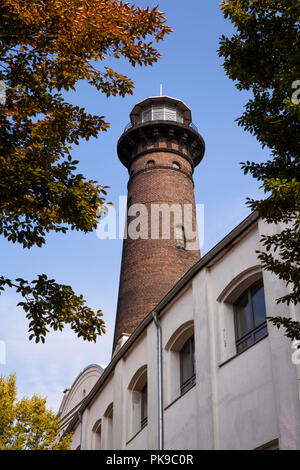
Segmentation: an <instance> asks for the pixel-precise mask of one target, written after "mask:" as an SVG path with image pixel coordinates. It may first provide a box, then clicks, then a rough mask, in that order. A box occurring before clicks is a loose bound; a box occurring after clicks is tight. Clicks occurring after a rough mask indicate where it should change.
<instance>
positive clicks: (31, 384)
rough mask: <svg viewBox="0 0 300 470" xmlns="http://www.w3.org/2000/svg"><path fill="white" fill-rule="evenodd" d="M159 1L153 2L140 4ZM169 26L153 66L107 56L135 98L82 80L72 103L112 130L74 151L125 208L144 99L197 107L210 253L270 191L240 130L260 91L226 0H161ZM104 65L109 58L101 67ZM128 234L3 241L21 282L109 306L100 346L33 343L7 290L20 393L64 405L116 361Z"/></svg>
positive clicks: (6, 326) (67, 340) (9, 352)
mask: <svg viewBox="0 0 300 470" xmlns="http://www.w3.org/2000/svg"><path fill="white" fill-rule="evenodd" d="M136 4H137V5H140V6H148V5H149V6H150V7H151V6H154V5H156V2H153V1H150V0H148V1H141V0H137V1H136ZM159 9H160V10H161V11H164V12H165V15H166V17H167V24H168V25H170V26H171V27H172V28H173V29H174V32H173V33H171V34H170V35H169V36H168V37H167V38H166V39H165V40H164V42H163V43H159V44H158V49H159V51H160V52H161V53H162V54H163V56H162V57H161V59H160V60H159V62H158V63H157V64H154V65H153V66H152V67H136V68H132V67H131V66H130V65H129V64H128V63H126V61H124V60H120V61H116V60H114V61H107V63H106V64H105V65H108V66H112V67H115V69H116V70H117V71H118V72H119V73H123V74H126V75H128V76H129V77H130V78H131V79H132V80H133V81H134V84H135V89H134V93H133V95H132V96H127V97H125V98H120V97H112V98H106V96H104V95H101V94H100V93H99V92H97V90H96V89H94V88H92V87H91V86H89V85H88V84H87V83H85V82H81V83H80V84H79V85H78V87H77V89H76V92H71V93H69V94H68V97H67V98H68V99H69V100H70V101H71V102H72V103H74V104H77V105H79V106H83V107H85V108H86V110H87V111H88V112H90V113H93V114H98V115H102V116H105V118H106V121H107V122H109V123H110V125H111V127H110V129H109V130H108V132H106V133H102V134H101V135H100V136H99V137H98V138H97V139H91V140H89V141H88V142H85V141H81V142H80V144H79V146H78V147H77V148H76V149H75V150H74V152H73V156H74V158H75V159H76V160H79V165H78V171H79V172H80V173H83V174H84V175H85V177H86V178H87V179H93V180H97V181H99V183H100V184H103V185H108V186H110V189H109V190H108V196H107V201H111V202H113V203H114V204H115V205H116V207H117V206H118V198H119V196H126V192H127V189H126V188H127V182H128V173H127V170H126V168H125V167H123V165H122V164H121V163H120V161H119V160H118V157H117V152H116V147H117V141H118V138H119V137H120V135H121V134H122V133H123V130H124V126H125V125H126V124H127V123H128V122H129V113H130V111H131V109H132V108H133V106H134V105H135V103H137V102H139V101H141V100H143V99H145V98H147V97H148V96H157V95H159V91H160V84H162V85H163V94H164V95H168V96H171V97H175V98H177V99H181V100H182V101H183V102H184V103H185V104H187V105H188V106H189V107H190V108H191V111H192V119H193V122H194V123H195V124H196V125H197V127H198V129H199V132H200V134H201V135H202V137H203V138H204V140H205V145H206V152H205V155H204V158H203V160H202V162H201V163H200V165H199V166H198V167H197V168H196V169H195V173H194V182H195V199H196V203H198V204H203V205H204V244H203V246H202V249H201V252H202V255H203V254H205V253H206V252H207V251H209V250H210V249H211V248H212V247H213V246H214V245H215V244H216V243H218V242H219V241H220V240H221V239H222V238H223V237H224V236H226V234H227V233H228V232H229V231H230V230H232V229H233V228H234V227H235V226H236V225H238V224H239V223H240V222H241V221H242V220H243V219H244V218H245V217H246V216H247V215H248V214H249V213H250V211H249V209H248V208H247V206H246V205H245V200H246V197H247V196H249V197H254V198H256V197H258V196H260V195H262V193H261V192H260V190H259V183H258V182H257V181H255V180H254V179H253V178H252V177H251V176H248V175H247V176H245V175H244V174H243V171H242V170H241V166H240V162H242V161H247V160H250V161H256V162H260V161H265V160H266V159H267V158H268V156H269V152H268V150H264V151H263V150H262V149H261V147H260V145H259V143H258V142H257V141H256V139H255V137H253V136H251V135H250V134H249V133H246V132H245V131H244V130H243V129H242V128H240V127H238V125H237V123H236V122H235V120H236V119H237V118H238V117H239V116H240V115H241V114H242V113H243V107H244V106H245V104H246V102H247V100H248V99H249V97H250V95H249V94H248V93H247V92H241V91H239V90H237V88H236V87H235V85H234V83H233V82H232V81H231V80H230V79H229V78H228V77H227V76H226V74H225V71H224V69H223V67H222V60H221V58H219V57H218V53H217V50H218V48H219V38H220V36H221V35H222V34H225V35H231V34H232V32H233V28H232V25H231V23H230V22H229V21H228V20H225V19H224V18H223V16H222V13H221V11H220V7H219V0H202V1H199V0H185V2H179V1H178V0H176V1H174V0H161V1H160V2H159ZM103 65H104V64H99V68H100V67H103ZM121 253H122V240H100V239H99V238H98V237H97V235H96V232H95V231H94V232H92V233H90V234H87V235H86V234H81V233H78V232H71V231H70V232H68V233H67V234H66V235H62V234H55V233H53V234H49V235H48V236H47V243H46V245H45V246H43V247H42V248H32V249H30V250H25V249H23V248H22V247H21V246H17V245H14V244H12V243H10V242H8V241H6V240H5V239H4V238H3V239H0V255H1V275H5V276H7V277H9V278H11V279H14V278H17V277H23V278H24V279H28V280H33V279H34V278H35V277H36V276H37V275H38V274H41V273H46V274H47V275H48V277H49V278H54V279H55V280H56V281H57V282H59V283H63V284H68V285H71V286H72V287H73V289H74V290H75V292H76V293H78V294H79V293H81V294H83V296H84V298H85V299H86V300H87V304H88V306H90V307H92V308H93V309H101V310H102V311H103V313H104V320H105V323H106V327H107V333H106V334H105V335H104V336H101V337H99V338H98V339H97V342H96V343H87V342H84V341H83V340H82V339H79V338H77V336H76V334H75V333H73V332H72V331H71V330H69V329H68V328H65V329H64V330H63V332H61V333H60V332H55V333H50V334H49V335H48V336H47V338H46V342H45V344H36V343H35V342H34V341H29V339H28V321H27V319H26V317H25V314H24V312H23V310H22V309H21V308H20V307H17V303H18V302H19V301H20V300H21V299H20V298H19V297H18V295H17V294H16V293H15V292H14V291H13V290H7V291H6V292H5V293H3V294H2V295H1V296H0V345H1V344H2V345H3V344H5V349H6V358H5V364H0V374H1V375H8V374H10V373H13V372H15V373H16V375H17V385H18V390H19V396H24V395H27V396H30V395H32V394H34V393H38V394H40V395H42V396H47V397H48V402H47V403H48V406H49V407H50V408H51V409H53V410H54V411H55V412H56V411H57V410H58V408H59V404H60V402H61V399H62V396H63V391H64V389H65V388H69V387H70V386H71V385H72V383H73V381H74V380H75V378H76V377H77V375H78V374H79V373H80V372H81V370H82V369H83V368H84V367H86V366H87V365H89V364H100V365H107V364H108V363H109V361H110V357H111V347H112V337H113V328H114V320H115V313H116V305H117V296H118V286H119V275H120V264H121Z"/></svg>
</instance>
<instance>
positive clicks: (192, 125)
mask: <svg viewBox="0 0 300 470" xmlns="http://www.w3.org/2000/svg"><path fill="white" fill-rule="evenodd" d="M159 120H161V121H165V120H166V119H158V121H159ZM171 121H172V119H171ZM145 122H151V120H149V121H145ZM174 122H177V121H174ZM139 124H144V123H140V122H139ZM132 127H133V125H132V123H131V122H129V123H128V124H127V125H126V126H125V127H124V132H127V131H128V130H129V129H131V128H132ZM189 127H191V128H192V129H194V131H196V132H199V131H198V127H197V126H196V125H195V124H194V123H193V122H190V123H189Z"/></svg>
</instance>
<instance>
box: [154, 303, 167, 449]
mask: <svg viewBox="0 0 300 470" xmlns="http://www.w3.org/2000/svg"><path fill="white" fill-rule="evenodd" d="M152 316H153V320H154V323H155V326H156V330H157V383H158V450H164V408H163V406H164V400H163V363H162V334H161V324H160V323H159V321H158V319H157V313H156V312H154V311H153V312H152Z"/></svg>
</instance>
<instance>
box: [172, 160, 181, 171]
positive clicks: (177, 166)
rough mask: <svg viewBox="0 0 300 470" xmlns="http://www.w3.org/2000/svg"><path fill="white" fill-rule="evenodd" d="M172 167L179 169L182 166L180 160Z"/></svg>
mask: <svg viewBox="0 0 300 470" xmlns="http://www.w3.org/2000/svg"><path fill="white" fill-rule="evenodd" d="M172 167H173V168H177V169H178V170H179V169H180V168H181V166H180V163H178V162H173V163H172Z"/></svg>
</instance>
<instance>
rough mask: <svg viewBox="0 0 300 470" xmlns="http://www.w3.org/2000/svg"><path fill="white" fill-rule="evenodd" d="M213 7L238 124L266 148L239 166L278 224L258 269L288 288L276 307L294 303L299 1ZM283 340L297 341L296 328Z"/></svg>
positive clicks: (240, 0)
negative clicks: (230, 28) (228, 30)
mask: <svg viewBox="0 0 300 470" xmlns="http://www.w3.org/2000/svg"><path fill="white" fill-rule="evenodd" d="M221 9H222V12H223V14H224V16H225V18H228V19H230V20H231V22H232V23H233V25H234V27H235V32H234V34H233V35H232V36H231V37H230V38H228V37H225V36H222V37H221V39H220V49H219V55H220V56H221V57H223V58H224V64H223V65H224V68H225V70H226V73H227V75H228V76H229V78H231V79H232V80H234V81H235V82H236V87H237V88H238V89H239V90H250V91H251V92H252V98H251V99H249V101H248V103H247V104H246V106H245V112H244V113H243V115H242V116H241V117H239V118H238V119H237V122H238V125H239V126H242V127H243V128H244V129H245V130H247V131H249V132H251V134H253V135H254V136H255V137H256V138H257V139H258V141H259V142H260V143H261V145H262V146H263V147H265V146H267V147H269V149H270V150H271V158H270V159H269V160H268V161H267V162H264V163H257V162H250V161H247V162H244V163H242V168H243V170H244V173H245V174H247V173H250V174H251V175H252V176H253V177H254V178H256V179H257V180H258V181H260V182H261V183H262V186H261V187H262V188H263V189H264V191H265V193H266V194H268V195H269V196H270V197H268V198H266V199H264V200H253V199H250V198H248V205H249V206H250V208H251V209H253V210H257V211H258V212H259V214H260V215H261V217H262V218H263V219H265V221H266V222H267V223H279V224H280V226H281V227H282V231H281V233H275V234H274V235H269V236H263V237H262V239H261V241H262V246H263V251H260V252H259V256H258V257H259V258H260V260H261V263H262V266H263V268H264V269H266V270H268V271H271V272H273V273H275V274H276V275H277V276H278V277H279V278H280V279H282V280H283V281H285V282H286V284H287V286H289V293H288V294H287V295H285V296H283V297H281V298H279V299H277V302H278V303H279V302H287V303H288V304H289V303H290V302H293V303H295V304H296V303H298V302H299V301H300V270H299V266H300V216H299V214H300V34H299V33H300V2H299V0H226V1H222V3H221ZM280 318H281V317H278V318H276V319H274V321H273V323H274V324H275V325H277V326H280V324H282V325H284V326H285V327H286V330H287V335H288V336H289V337H292V338H297V339H300V325H298V329H297V332H296V329H295V325H293V327H291V325H290V327H289V325H288V324H287V322H286V321H283V320H282V321H281V320H280Z"/></svg>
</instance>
